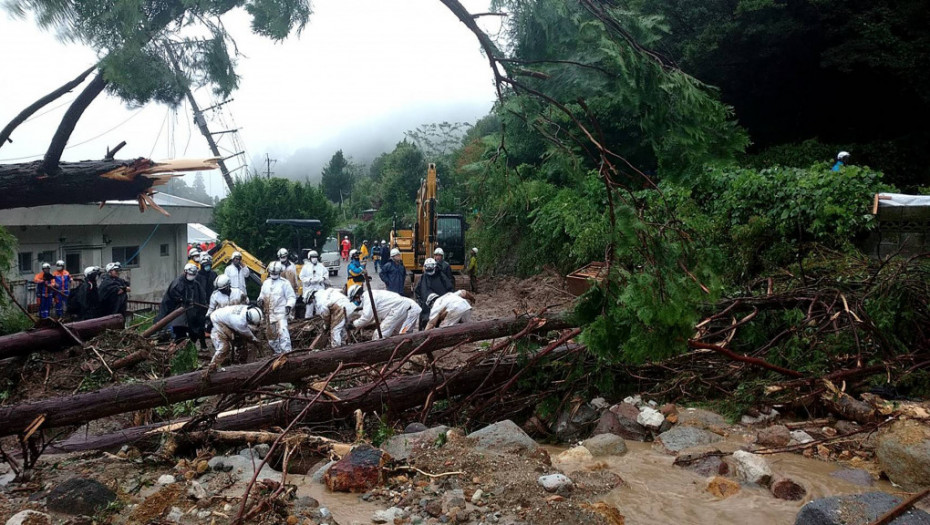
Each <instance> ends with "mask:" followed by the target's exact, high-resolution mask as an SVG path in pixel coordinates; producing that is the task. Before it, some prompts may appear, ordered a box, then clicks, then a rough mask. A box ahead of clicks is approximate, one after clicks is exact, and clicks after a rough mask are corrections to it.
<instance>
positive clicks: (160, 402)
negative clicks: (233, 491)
mask: <svg viewBox="0 0 930 525" xmlns="http://www.w3.org/2000/svg"><path fill="white" fill-rule="evenodd" d="M533 323H535V324H536V326H533V327H532V328H533V330H528V331H538V330H556V329H562V328H567V327H569V323H568V322H567V321H566V320H565V319H564V318H562V317H553V318H548V319H545V318H540V319H528V318H524V317H519V318H513V319H497V320H492V321H484V322H480V323H469V324H460V325H456V326H451V327H448V328H439V329H436V330H430V331H428V332H415V333H413V334H406V335H402V336H395V337H390V338H387V339H379V340H375V341H368V342H364V343H358V344H354V345H348V346H344V347H341V348H335V349H332V350H326V351H323V352H314V353H312V352H302V351H298V352H293V353H290V354H286V355H284V356H280V357H273V358H269V359H265V360H262V361H257V362H255V363H249V364H245V365H238V366H229V367H226V369H224V370H218V371H216V372H214V373H212V374H211V375H210V376H209V377H208V378H206V379H204V377H203V375H202V374H201V372H191V373H188V374H181V375H178V376H173V377H168V378H164V379H158V380H155V381H145V382H140V383H133V384H125V385H118V386H112V387H109V388H104V389H102V390H97V391H95V392H89V393H86V394H78V395H74V396H68V397H63V398H52V399H43V400H41V401H34V402H30V403H21V404H18V405H11V406H5V407H0V436H9V435H13V434H17V433H20V432H22V431H23V430H25V429H26V428H28V427H29V425H30V424H31V423H32V422H33V421H35V419H36V418H37V417H39V416H44V418H45V419H44V423H43V428H53V427H59V426H65V425H81V424H84V423H87V422H88V421H92V420H94V419H100V418H103V417H107V416H112V415H116V414H122V413H125V412H132V411H136V410H144V409H147V408H154V407H158V406H165V405H170V404H173V403H177V402H180V401H186V400H188V399H196V398H198V397H204V396H213V395H217V394H228V393H233V392H237V391H239V389H241V388H242V387H243V385H244V384H245V383H246V382H248V383H249V384H248V387H249V388H257V387H259V386H264V385H272V384H275V383H287V382H294V381H297V380H299V379H301V378H304V377H307V376H312V375H321V374H327V373H330V372H332V371H334V370H336V368H337V367H338V366H339V365H340V364H343V368H351V367H357V366H362V365H365V364H372V363H381V362H384V361H387V360H389V359H391V357H392V356H394V355H395V354H396V356H397V357H401V356H403V355H406V354H407V353H409V352H410V351H412V350H414V349H416V351H417V353H425V352H429V351H432V350H437V349H440V348H445V347H449V346H453V345H456V344H459V343H463V342H467V341H482V340H487V339H495V338H498V337H506V336H509V335H512V334H515V333H517V332H520V331H527V330H526V329H527V328H528V325H530V324H533Z"/></svg>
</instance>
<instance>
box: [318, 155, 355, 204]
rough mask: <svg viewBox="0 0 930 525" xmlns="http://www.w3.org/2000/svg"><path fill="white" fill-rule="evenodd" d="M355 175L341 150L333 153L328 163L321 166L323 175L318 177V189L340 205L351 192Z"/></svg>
mask: <svg viewBox="0 0 930 525" xmlns="http://www.w3.org/2000/svg"><path fill="white" fill-rule="evenodd" d="M354 184H355V177H354V175H353V173H352V169H351V166H350V163H349V161H348V160H347V159H346V158H345V156H344V155H343V154H342V150H339V151H337V152H336V153H334V154H333V156H332V158H330V159H329V163H328V164H327V165H326V166H325V167H324V168H323V177H322V178H321V179H320V189H322V190H323V193H324V194H325V195H326V198H327V199H329V200H331V201H333V202H335V203H336V204H338V205H339V207H340V208H341V207H342V203H343V201H344V200H345V199H348V198H349V195H351V194H352V186H353V185H354Z"/></svg>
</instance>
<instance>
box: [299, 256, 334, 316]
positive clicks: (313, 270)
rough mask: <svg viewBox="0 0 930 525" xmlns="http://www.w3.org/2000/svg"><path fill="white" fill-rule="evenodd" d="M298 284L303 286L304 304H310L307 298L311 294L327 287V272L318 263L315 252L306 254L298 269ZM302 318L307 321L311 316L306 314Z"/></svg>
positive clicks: (318, 258)
mask: <svg viewBox="0 0 930 525" xmlns="http://www.w3.org/2000/svg"><path fill="white" fill-rule="evenodd" d="M300 282H301V284H303V286H304V303H306V304H310V301H308V300H307V297H309V296H310V293H311V292H315V291H319V290H323V289H324V288H328V287H329V270H328V269H327V268H326V267H325V266H323V263H321V262H320V254H318V253H317V252H316V251H315V250H311V251H310V253H308V254H307V261H305V262H304V265H303V268H301V269H300ZM304 317H307V318H308V319H309V318H310V317H313V316H312V315H310V314H309V313H308V314H307V315H305V316H304Z"/></svg>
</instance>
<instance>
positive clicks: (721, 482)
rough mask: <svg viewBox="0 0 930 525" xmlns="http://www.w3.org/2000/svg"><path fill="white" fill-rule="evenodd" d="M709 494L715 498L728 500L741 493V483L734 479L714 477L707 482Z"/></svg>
mask: <svg viewBox="0 0 930 525" xmlns="http://www.w3.org/2000/svg"><path fill="white" fill-rule="evenodd" d="M707 492H710V493H711V494H712V495H713V496H714V497H715V498H720V499H726V498H729V497H730V496H732V495H734V494H736V493H738V492H739V483H737V482H735V481H733V480H732V479H727V478H723V477H720V476H714V477H712V478H710V479H709V480H707Z"/></svg>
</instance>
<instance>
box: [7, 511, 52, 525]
mask: <svg viewBox="0 0 930 525" xmlns="http://www.w3.org/2000/svg"><path fill="white" fill-rule="evenodd" d="M6 525H52V517H51V516H49V515H48V514H46V513H44V512H39V511H37V510H24V511H21V512H17V513H16V514H14V515H13V517H11V518H10V519H8V520H6Z"/></svg>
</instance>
